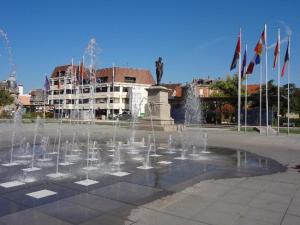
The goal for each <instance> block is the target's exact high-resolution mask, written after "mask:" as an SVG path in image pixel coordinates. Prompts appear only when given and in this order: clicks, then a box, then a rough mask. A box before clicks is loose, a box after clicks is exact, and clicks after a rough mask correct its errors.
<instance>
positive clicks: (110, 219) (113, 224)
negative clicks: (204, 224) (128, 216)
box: [80, 215, 133, 225]
mask: <svg viewBox="0 0 300 225" xmlns="http://www.w3.org/2000/svg"><path fill="white" fill-rule="evenodd" d="M131 224H133V222H132V221H129V220H124V219H120V218H117V217H115V216H110V215H103V216H99V217H96V218H94V219H91V220H89V221H87V222H84V223H81V224H80V225H131Z"/></svg>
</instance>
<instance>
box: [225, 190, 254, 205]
mask: <svg viewBox="0 0 300 225" xmlns="http://www.w3.org/2000/svg"><path fill="white" fill-rule="evenodd" d="M258 193H259V191H258V190H250V189H246V188H241V187H234V188H232V190H231V191H230V192H228V193H226V194H225V195H224V196H223V197H222V198H220V199H222V200H223V201H225V202H230V203H237V204H242V205H247V204H249V203H250V202H251V201H252V200H253V198H254V197H255V196H257V194H258Z"/></svg>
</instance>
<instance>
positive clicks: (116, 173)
mask: <svg viewBox="0 0 300 225" xmlns="http://www.w3.org/2000/svg"><path fill="white" fill-rule="evenodd" d="M129 174H130V173H127V172H122V171H120V172H115V173H110V175H113V176H117V177H124V176H127V175H129Z"/></svg>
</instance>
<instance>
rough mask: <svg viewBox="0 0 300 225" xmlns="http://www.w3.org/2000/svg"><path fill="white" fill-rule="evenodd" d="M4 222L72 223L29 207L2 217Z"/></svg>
mask: <svg viewBox="0 0 300 225" xmlns="http://www.w3.org/2000/svg"><path fill="white" fill-rule="evenodd" d="M2 223H3V224H5V225H71V224H70V223H68V222H65V221H62V220H59V219H57V218H54V217H52V216H48V215H46V214H44V213H41V212H38V211H37V210H34V209H27V210H23V211H20V212H17V213H13V214H9V215H7V216H3V217H0V224H2Z"/></svg>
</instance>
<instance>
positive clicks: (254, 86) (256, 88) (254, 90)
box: [248, 84, 259, 95]
mask: <svg viewBox="0 0 300 225" xmlns="http://www.w3.org/2000/svg"><path fill="white" fill-rule="evenodd" d="M257 92H259V84H248V94H249V95H252V94H256V93H257Z"/></svg>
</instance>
